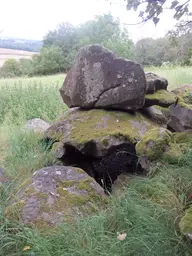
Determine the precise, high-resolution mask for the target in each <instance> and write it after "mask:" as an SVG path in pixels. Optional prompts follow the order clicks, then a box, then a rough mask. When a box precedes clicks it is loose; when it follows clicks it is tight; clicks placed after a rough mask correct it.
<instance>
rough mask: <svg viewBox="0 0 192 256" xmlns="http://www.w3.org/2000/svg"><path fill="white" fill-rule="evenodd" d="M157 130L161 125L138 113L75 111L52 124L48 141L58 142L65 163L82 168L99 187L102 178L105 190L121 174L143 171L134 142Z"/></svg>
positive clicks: (48, 131)
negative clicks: (155, 128) (148, 132)
mask: <svg viewBox="0 0 192 256" xmlns="http://www.w3.org/2000/svg"><path fill="white" fill-rule="evenodd" d="M154 127H158V124H156V123H154V122H152V121H151V120H149V119H148V118H147V117H145V116H144V115H142V114H141V113H139V112H136V113H128V112H122V111H114V110H113V111H106V110H101V109H93V110H82V109H77V108H76V109H74V110H70V111H67V112H66V113H65V114H64V116H63V117H62V118H61V119H60V121H58V122H57V123H55V124H54V125H52V126H51V127H50V128H49V129H48V130H47V131H46V138H47V139H51V140H53V141H57V142H59V144H58V150H57V148H55V150H56V154H58V152H59V158H60V159H61V160H62V161H63V163H64V164H66V165H73V166H78V167H80V168H82V169H83V170H85V171H86V172H87V173H88V174H89V175H90V176H92V177H94V178H95V180H97V182H98V183H99V184H101V180H102V179H103V180H104V181H103V182H104V184H103V186H104V187H105V183H107V184H109V183H110V180H111V182H112V183H113V182H114V181H115V180H116V178H117V176H118V175H119V174H120V173H122V172H131V173H133V172H140V171H141V169H140V166H139V165H138V164H137V162H138V161H137V160H138V159H137V156H136V152H135V143H136V142H137V141H139V140H140V139H141V138H142V136H144V134H145V133H146V132H147V131H148V130H149V129H151V128H154ZM61 143H63V149H62V145H61ZM62 152H64V153H63V156H62V157H61V155H62ZM60 153H61V154H60ZM105 181H106V182H105ZM101 185H102V184H101ZM109 190H110V186H109Z"/></svg>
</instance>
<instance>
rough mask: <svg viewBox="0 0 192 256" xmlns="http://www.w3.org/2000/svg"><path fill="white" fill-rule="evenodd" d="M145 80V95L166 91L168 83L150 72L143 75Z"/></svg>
mask: <svg viewBox="0 0 192 256" xmlns="http://www.w3.org/2000/svg"><path fill="white" fill-rule="evenodd" d="M145 76H146V80H147V94H151V93H152V94H153V93H154V92H156V91H157V90H162V89H163V90H167V86H168V81H167V79H165V78H162V77H159V76H158V75H156V74H154V73H152V72H146V73H145Z"/></svg>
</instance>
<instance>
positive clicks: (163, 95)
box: [145, 90, 177, 107]
mask: <svg viewBox="0 0 192 256" xmlns="http://www.w3.org/2000/svg"><path fill="white" fill-rule="evenodd" d="M176 100H177V96H176V95H175V94H174V93H172V92H168V91H166V90H158V91H156V92H155V93H154V94H146V96H145V106H147V107H149V106H153V105H158V106H162V107H169V106H170V105H172V104H174V103H175V102H176Z"/></svg>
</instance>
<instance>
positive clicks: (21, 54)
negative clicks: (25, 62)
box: [0, 48, 38, 67]
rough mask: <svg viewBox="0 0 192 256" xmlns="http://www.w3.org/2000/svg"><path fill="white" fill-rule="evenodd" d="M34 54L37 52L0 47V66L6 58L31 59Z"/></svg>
mask: <svg viewBox="0 0 192 256" xmlns="http://www.w3.org/2000/svg"><path fill="white" fill-rule="evenodd" d="M34 54H38V53H37V52H29V51H23V50H14V49H6V48H0V67H2V66H3V64H4V62H5V61H6V60H8V59H16V60H20V59H31V57H32V56H33V55H34Z"/></svg>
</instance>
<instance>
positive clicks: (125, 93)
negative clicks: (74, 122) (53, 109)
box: [60, 45, 146, 110]
mask: <svg viewBox="0 0 192 256" xmlns="http://www.w3.org/2000/svg"><path fill="white" fill-rule="evenodd" d="M60 93H61V96H62V98H63V101H64V102H65V103H66V104H67V105H68V106H69V107H70V108H71V107H82V108H89V109H90V108H113V109H134V110H135V109H139V108H142V107H143V105H144V101H145V99H144V98H145V93H146V78H145V73H144V71H143V69H142V68H141V66H140V65H139V64H137V63H135V62H134V61H131V60H127V59H123V58H119V57H117V56H116V55H115V54H114V53H113V52H111V51H108V50H107V49H105V48H103V47H102V46H100V45H89V46H86V47H84V48H82V49H81V50H80V52H79V54H78V55H77V57H76V59H75V63H74V65H73V66H72V68H71V69H70V71H69V72H68V73H67V76H66V78H65V81H64V84H63V87H62V88H61V89H60Z"/></svg>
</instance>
